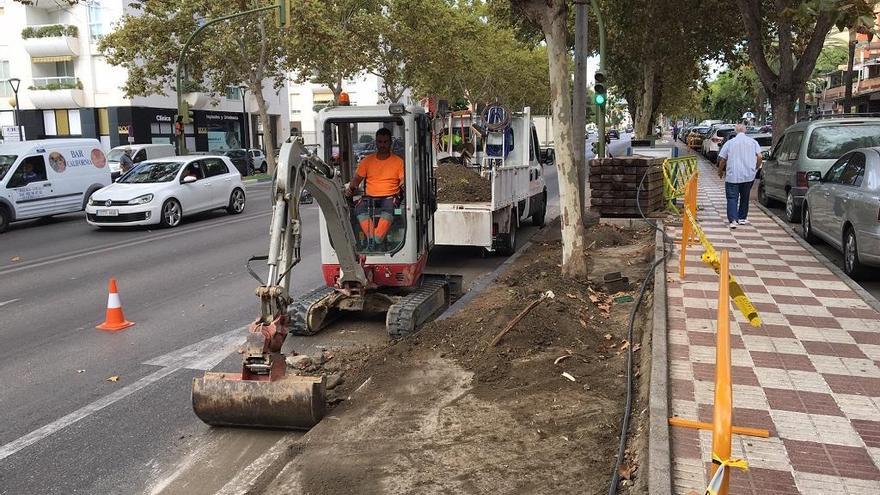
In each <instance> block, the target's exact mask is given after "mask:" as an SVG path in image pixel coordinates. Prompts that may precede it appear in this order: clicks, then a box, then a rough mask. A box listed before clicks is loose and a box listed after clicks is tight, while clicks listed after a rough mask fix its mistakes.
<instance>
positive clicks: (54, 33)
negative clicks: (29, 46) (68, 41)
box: [21, 24, 79, 39]
mask: <svg viewBox="0 0 880 495" xmlns="http://www.w3.org/2000/svg"><path fill="white" fill-rule="evenodd" d="M78 35H79V30H78V29H77V28H76V26H71V25H67V24H52V25H49V26H39V27H26V28H24V29H22V30H21V37H22V38H24V39H28V38H54V37H58V36H72V37H76V36H78Z"/></svg>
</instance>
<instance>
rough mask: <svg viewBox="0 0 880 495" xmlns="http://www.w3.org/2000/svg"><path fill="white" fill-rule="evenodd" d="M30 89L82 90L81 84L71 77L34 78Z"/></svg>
mask: <svg viewBox="0 0 880 495" xmlns="http://www.w3.org/2000/svg"><path fill="white" fill-rule="evenodd" d="M31 89H49V90H54V89H82V83H81V82H80V80H79V78H77V77H72V76H58V77H35V78H34V80H33V84H32V85H31Z"/></svg>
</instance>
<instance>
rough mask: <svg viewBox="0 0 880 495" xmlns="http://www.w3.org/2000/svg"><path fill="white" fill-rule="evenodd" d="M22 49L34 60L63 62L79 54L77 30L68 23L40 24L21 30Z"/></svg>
mask: <svg viewBox="0 0 880 495" xmlns="http://www.w3.org/2000/svg"><path fill="white" fill-rule="evenodd" d="M21 38H22V40H23V41H24V49H25V50H27V52H28V54H29V55H30V56H31V57H32V58H33V59H34V60H33V61H34V62H63V61H65V60H71V59H73V57H78V56H79V32H78V30H77V28H76V26H72V25H69V24H41V25H35V26H28V27H26V28H24V29H22V30H21Z"/></svg>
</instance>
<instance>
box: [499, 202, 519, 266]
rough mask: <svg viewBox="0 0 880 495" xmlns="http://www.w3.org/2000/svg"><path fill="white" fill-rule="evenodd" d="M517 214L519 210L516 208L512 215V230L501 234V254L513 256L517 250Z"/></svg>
mask: <svg viewBox="0 0 880 495" xmlns="http://www.w3.org/2000/svg"><path fill="white" fill-rule="evenodd" d="M517 216H518V215H517V211H516V209H514V210H513V211H512V212H511V216H510V230H509V231H508V232H507V233H506V234H501V239H500V240H501V246H500V247H499V248H498V254H500V255H501V256H512V255H513V253H515V252H516V218H517Z"/></svg>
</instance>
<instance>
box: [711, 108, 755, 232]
mask: <svg viewBox="0 0 880 495" xmlns="http://www.w3.org/2000/svg"><path fill="white" fill-rule="evenodd" d="M762 158H763V156H762V155H761V146H760V145H759V144H758V142H757V141H755V140H754V139H752V138H750V137H748V136H747V135H746V126H745V125H743V124H736V137H734V138H733V139H731V140H729V141H727V142H726V143H724V146H722V147H721V151H720V152H718V176H719V177H724V190H725V193H726V195H727V221H728V222H730V228H731V229H735V228H736V226H737V225H745V224H747V223H749V221H748V220H747V218H748V216H749V193H750V192H751V190H752V183H753V182H755V174H756V173H757V171H758V168H760V167H761V159H762Z"/></svg>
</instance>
